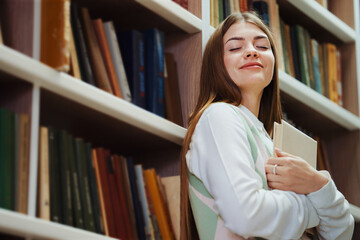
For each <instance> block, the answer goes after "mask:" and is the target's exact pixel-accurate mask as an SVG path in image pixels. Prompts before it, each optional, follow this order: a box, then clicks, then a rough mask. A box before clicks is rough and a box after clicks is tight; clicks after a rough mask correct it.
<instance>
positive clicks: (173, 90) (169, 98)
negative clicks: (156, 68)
mask: <svg viewBox="0 0 360 240" xmlns="http://www.w3.org/2000/svg"><path fill="white" fill-rule="evenodd" d="M164 93H165V94H164V95H165V117H166V119H168V120H169V121H172V122H174V123H176V124H178V125H180V126H182V125H183V117H182V111H181V98H180V89H179V80H178V72H177V67H176V62H175V59H174V55H173V54H172V53H165V71H164Z"/></svg>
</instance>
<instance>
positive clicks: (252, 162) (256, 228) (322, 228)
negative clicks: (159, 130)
mask: <svg viewBox="0 0 360 240" xmlns="http://www.w3.org/2000/svg"><path fill="white" fill-rule="evenodd" d="M281 117H282V114H281V105H280V94H279V81H278V76H277V62H276V51H275V45H274V41H273V38H272V36H271V34H270V32H269V30H268V29H267V28H266V26H265V25H264V24H263V23H262V22H261V20H260V19H259V18H258V17H257V16H256V15H254V14H251V13H236V14H232V15H231V16H229V17H228V18H227V19H226V20H225V21H224V22H223V23H222V24H221V25H220V26H219V27H218V28H217V29H216V31H215V32H214V34H213V35H212V36H211V38H210V39H209V41H208V43H207V46H206V49H205V52H204V56H203V64H202V69H201V79H200V95H199V98H198V102H197V105H196V107H195V110H194V112H193V114H192V115H191V116H190V118H189V128H188V131H187V134H186V136H185V140H184V144H183V152H182V162H181V237H182V239H195V238H198V237H200V238H201V239H221V240H223V239H246V238H249V237H250V238H251V237H260V238H266V239H299V238H300V237H301V236H302V235H303V233H304V232H305V230H306V229H310V228H313V227H317V232H318V234H317V235H318V236H319V237H320V238H323V239H351V236H352V232H353V228H354V219H353V217H352V216H351V214H350V211H349V204H348V202H347V201H346V200H345V198H344V197H343V195H342V194H341V193H340V192H338V191H337V190H336V187H335V185H334V182H333V181H332V180H331V178H330V175H329V174H328V173H326V172H325V173H320V172H318V171H316V170H315V169H313V168H311V167H310V166H309V165H308V164H307V163H306V162H305V161H304V160H302V159H300V158H299V157H296V156H292V155H289V154H287V153H284V152H281V151H279V150H276V155H277V157H271V156H272V155H273V150H272V149H273V144H272V140H271V138H270V137H269V135H268V134H270V133H271V132H272V127H273V123H274V121H276V122H280V120H281ZM275 164H276V165H275ZM299 176H300V177H299ZM268 186H269V188H268ZM270 188H272V190H270ZM189 199H190V201H189ZM190 202H191V203H190ZM195 225H196V226H195Z"/></svg>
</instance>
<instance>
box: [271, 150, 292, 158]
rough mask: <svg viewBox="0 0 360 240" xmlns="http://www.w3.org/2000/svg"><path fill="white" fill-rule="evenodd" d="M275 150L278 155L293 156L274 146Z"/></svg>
mask: <svg viewBox="0 0 360 240" xmlns="http://www.w3.org/2000/svg"><path fill="white" fill-rule="evenodd" d="M275 152H276V155H277V156H278V157H295V156H294V155H292V154H290V153H287V152H283V151H281V150H280V149H279V148H275Z"/></svg>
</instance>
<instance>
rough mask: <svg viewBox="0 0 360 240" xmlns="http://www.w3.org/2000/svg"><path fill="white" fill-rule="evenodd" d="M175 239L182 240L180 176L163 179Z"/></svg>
mask: <svg viewBox="0 0 360 240" xmlns="http://www.w3.org/2000/svg"><path fill="white" fill-rule="evenodd" d="M161 182H162V184H163V185H164V188H165V195H166V200H167V203H168V209H169V213H170V219H171V224H172V228H173V229H174V234H175V239H180V176H170V177H162V178H161Z"/></svg>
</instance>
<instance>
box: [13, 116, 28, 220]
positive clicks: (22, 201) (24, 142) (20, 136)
mask: <svg viewBox="0 0 360 240" xmlns="http://www.w3.org/2000/svg"><path fill="white" fill-rule="evenodd" d="M16 116H17V117H16V119H17V123H16V127H15V131H16V137H15V140H16V145H17V146H18V148H17V149H16V151H15V156H17V160H16V161H15V162H16V165H17V167H16V169H17V172H16V176H17V177H16V178H17V181H16V182H17V184H16V199H15V202H16V204H15V210H16V211H18V212H20V213H24V214H27V213H28V197H29V164H30V117H29V115H28V114H23V113H20V114H16Z"/></svg>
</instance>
